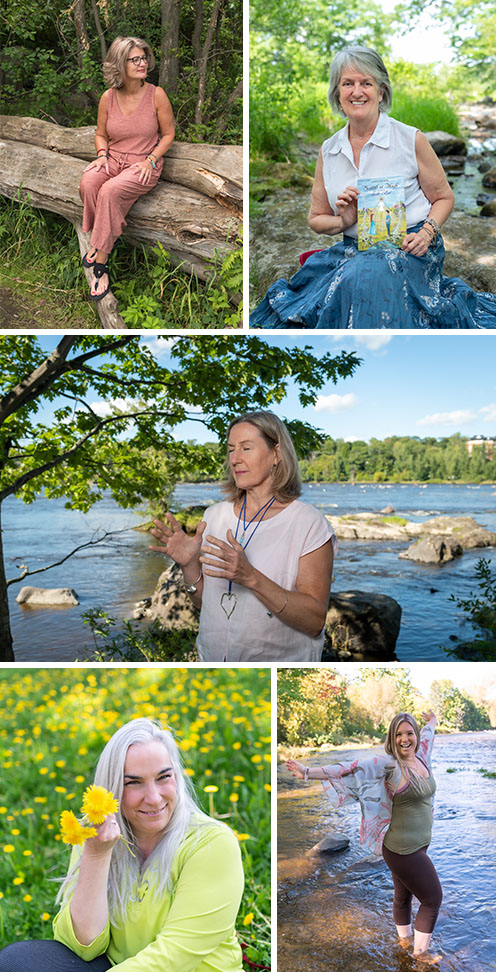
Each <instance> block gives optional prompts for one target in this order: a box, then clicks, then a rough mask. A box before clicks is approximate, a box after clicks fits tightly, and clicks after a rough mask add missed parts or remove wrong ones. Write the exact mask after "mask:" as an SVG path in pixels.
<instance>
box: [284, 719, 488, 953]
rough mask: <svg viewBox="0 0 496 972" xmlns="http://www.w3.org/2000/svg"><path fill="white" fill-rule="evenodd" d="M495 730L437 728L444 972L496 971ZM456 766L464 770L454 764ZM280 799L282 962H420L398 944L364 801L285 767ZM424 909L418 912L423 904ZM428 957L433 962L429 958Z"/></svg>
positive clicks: (439, 932)
mask: <svg viewBox="0 0 496 972" xmlns="http://www.w3.org/2000/svg"><path fill="white" fill-rule="evenodd" d="M372 752H373V751H372V750H370V751H365V750H363V749H362V750H348V751H345V752H344V751H342V750H340V751H339V753H338V752H326V753H325V756H324V755H321V756H320V757H319V758H318V759H317V758H312V759H311V760H308V762H309V764H310V765H323V764H324V765H325V764H326V763H331V762H338V761H341V760H342V761H345V760H348V759H354V758H356V757H357V756H360V758H364V757H365V756H368V755H371V753H372ZM480 767H484V768H485V769H490V770H492V771H495V770H496V732H495V731H491V732H484V733H461V734H456V735H449V736H438V737H437V738H436V743H435V747H434V759H433V771H434V775H435V778H436V785H437V790H436V799H435V810H434V828H433V839H432V843H431V845H430V849H429V855H430V857H431V858H432V860H433V862H434V864H435V867H436V870H437V872H438V874H439V878H440V881H441V885H442V887H443V903H442V905H441V911H440V914H439V918H438V922H437V925H436V929H435V932H434V937H433V943H432V944H433V949H434V950H435V952H436V953H438V954H440V955H441V956H442V958H441V962H440V964H439V965H438V966H434V967H437V968H439V969H440V970H441V972H494V969H496V945H495V941H494V931H495V927H496V926H495V917H496V904H495V901H494V887H495V881H496V868H495V862H496V780H494V779H493V780H491V779H486V778H484V777H483V776H482V774H481V773H479V772H478V769H479V768H480ZM448 769H451V770H452V769H454V770H456V772H450V773H448V772H447V770H448ZM280 782H281V785H280V793H279V799H278V859H279V903H278V943H279V959H278V962H279V968H280V969H284V972H302V970H303V969H305V970H306V972H413V970H414V969H418V968H419V966H418V965H416V963H415V962H414V961H413V958H412V956H411V953H410V952H409V951H408V952H406V951H403V949H400V948H399V947H398V945H397V944H396V932H395V928H394V925H393V920H392V914H391V903H392V897H393V889H392V880H391V875H390V872H389V870H388V869H387V867H386V865H385V864H384V862H383V861H382V858H376V857H375V856H374V855H369V854H368V853H367V852H366V851H365V850H364V849H363V848H362V847H361V846H360V843H359V839H358V832H359V826H360V814H359V808H358V805H357V804H353V805H345V806H344V807H342V808H341V809H340V810H338V811H331V808H330V806H329V804H328V802H327V800H326V798H325V796H324V793H323V790H322V787H321V785H320V783H317V782H312V783H310V784H301V783H300V782H299V781H294V780H293V778H292V777H290V775H289V773H288V772H287V771H286V769H285V768H284V769H281V770H280ZM328 833H330V834H332V835H345V836H347V837H349V838H350V841H351V843H350V847H349V848H348V850H345V851H340V852H338V853H336V854H331V855H316V856H312V855H308V851H309V849H310V848H311V847H313V846H314V845H315V844H317V843H318V842H319V841H320V840H321V839H322V838H323V837H324V836H325V835H326V834H328ZM414 913H415V912H414ZM424 967H425V966H424Z"/></svg>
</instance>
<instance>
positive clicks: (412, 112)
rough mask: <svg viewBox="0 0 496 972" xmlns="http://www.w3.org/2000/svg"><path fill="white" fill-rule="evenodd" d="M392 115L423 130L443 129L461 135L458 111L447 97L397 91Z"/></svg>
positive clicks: (451, 133)
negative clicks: (429, 96) (422, 95)
mask: <svg viewBox="0 0 496 972" xmlns="http://www.w3.org/2000/svg"><path fill="white" fill-rule="evenodd" d="M391 117H392V118H396V120H397V121H400V122H403V123H404V124H405V125H412V126H413V127H414V128H419V129H420V130H421V131H422V132H434V131H442V132H448V134H449V135H460V125H459V122H458V116H457V114H456V111H455V109H454V108H453V106H452V105H450V103H449V101H447V100H446V99H445V98H428V97H420V98H419V97H418V96H416V95H412V94H409V93H407V92H406V91H397V92H395V94H394V96H393V107H392V109H391Z"/></svg>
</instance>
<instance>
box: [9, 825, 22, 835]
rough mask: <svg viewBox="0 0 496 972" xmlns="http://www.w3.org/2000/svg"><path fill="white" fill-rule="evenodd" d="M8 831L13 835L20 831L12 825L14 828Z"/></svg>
mask: <svg viewBox="0 0 496 972" xmlns="http://www.w3.org/2000/svg"><path fill="white" fill-rule="evenodd" d="M10 832H11V834H12V836H13V837H18V836H19V834H20V832H21V831H20V830H18V829H17V827H14V829H13V830H11V831H10Z"/></svg>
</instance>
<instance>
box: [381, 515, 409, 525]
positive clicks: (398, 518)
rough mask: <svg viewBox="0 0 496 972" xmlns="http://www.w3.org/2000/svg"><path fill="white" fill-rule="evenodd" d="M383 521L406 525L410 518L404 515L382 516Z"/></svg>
mask: <svg viewBox="0 0 496 972" xmlns="http://www.w3.org/2000/svg"><path fill="white" fill-rule="evenodd" d="M381 523H393V524H395V525H396V526H406V525H407V523H408V520H406V519H405V517H404V516H381Z"/></svg>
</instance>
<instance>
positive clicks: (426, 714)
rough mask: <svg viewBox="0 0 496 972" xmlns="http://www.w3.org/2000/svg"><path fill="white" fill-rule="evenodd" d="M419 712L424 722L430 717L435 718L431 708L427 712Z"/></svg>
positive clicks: (429, 719)
mask: <svg viewBox="0 0 496 972" xmlns="http://www.w3.org/2000/svg"><path fill="white" fill-rule="evenodd" d="M420 714H421V716H422V719H423V720H424V722H430V721H431V719H435V718H436V716H435V714H434V712H433V711H432V709H431V710H430V711H429V712H421V713H420Z"/></svg>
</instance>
